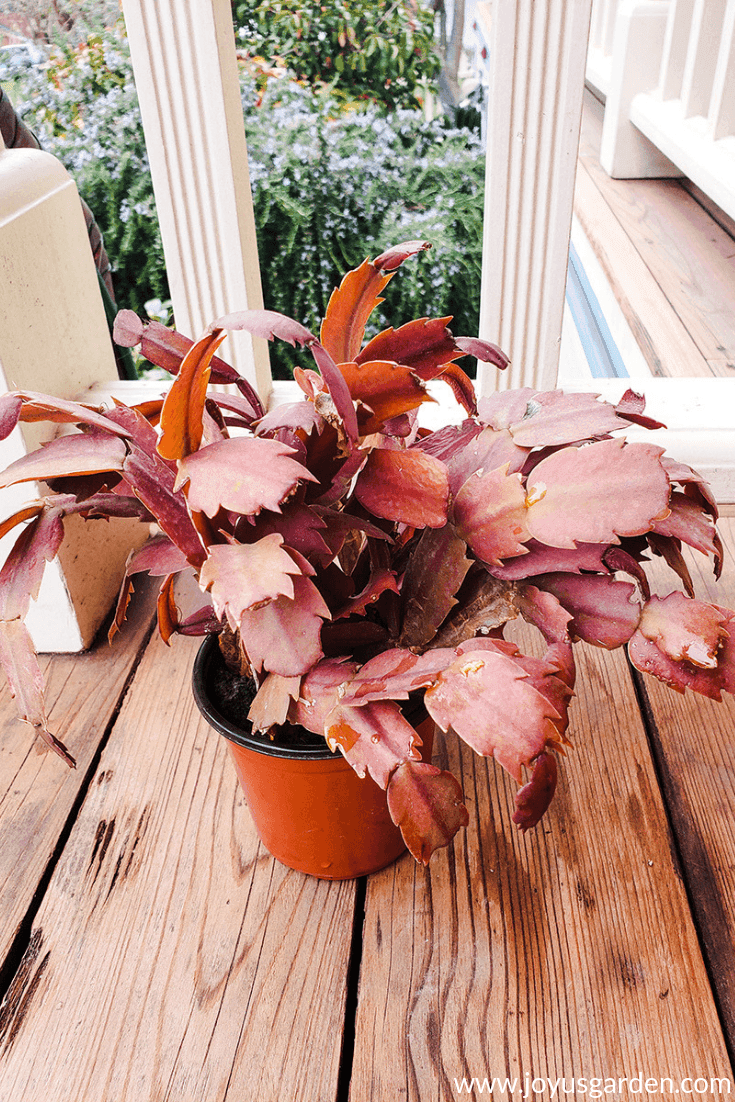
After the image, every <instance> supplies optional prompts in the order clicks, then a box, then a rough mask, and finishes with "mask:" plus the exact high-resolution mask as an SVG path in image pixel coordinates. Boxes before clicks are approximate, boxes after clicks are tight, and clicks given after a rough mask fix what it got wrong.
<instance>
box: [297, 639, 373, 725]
mask: <svg viewBox="0 0 735 1102" xmlns="http://www.w3.org/2000/svg"><path fill="white" fill-rule="evenodd" d="M357 669H358V665H357V662H348V661H347V659H345V658H325V659H323V661H321V662H319V663H317V664H316V665H315V666H313V667H312V668H311V669H310V670H309V672H308V673H307V675H306V677H305V678H304V679H303V680H302V682H301V690H300V693H299V696H298V697H297V698H295V699H294V703H293V704H292V705H291V706H290V708H289V713H288V718H289V719H290V721H291V723H297V724H300V725H301V726H302V727H305V728H306V729H307V731H313V732H314V734H317V735H323V734H324V731H325V730H326V725H327V717H328V716H329V714H330V713H331V712H332V710H333V709H334V707H335V706H336V704H337V702H338V700H339V699H340V688H341V686H343V685H344V686H345V687H346V686H347V684H348V682H349V681H350V678H351V677H352V675H353V674H354V673H355V672H356V671H357Z"/></svg>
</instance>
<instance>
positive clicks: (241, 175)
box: [123, 0, 271, 399]
mask: <svg viewBox="0 0 735 1102" xmlns="http://www.w3.org/2000/svg"><path fill="white" fill-rule="evenodd" d="M123 10H124V14H125V23H126V26H127V32H128V38H129V41H130V51H131V56H132V61H133V70H134V73H135V83H136V87H137V89H138V98H139V100H140V109H141V115H142V118H143V126H144V128H145V135H146V146H147V149H148V156H149V159H150V164H151V175H152V177H153V188H154V192H155V196H156V206H157V208H158V217H159V222H160V226H161V237H162V240H163V249H164V254H165V257H166V270H167V273H168V280H169V286H170V289H171V297H172V301H173V309H174V317H175V321H176V325H177V327H178V328H179V329H180V330H181V331H182V332H184V333H187V334H188V335H190V336H192V337H195V338H196V337H197V336H199V335H200V333H201V332H202V331H203V329H204V328H205V327H206V326H207V325H208V324H209V323H210V322H211V321H213V320H214V318H216V317H217V316H219V315H221V314H224V313H227V312H230V311H233V310H244V309H254V308H258V307H260V306H262V305H263V299H262V291H261V285H260V269H259V266H258V250H257V244H256V239H255V222H254V218H253V206H252V197H251V192H250V180H249V173H248V160H247V149H246V144H245V128H244V123H243V113H242V107H241V103H240V89H239V81H238V74H237V59H236V55H235V38H234V33H233V28H232V8H231V5H230V2H229V0H123ZM222 356H223V358H225V359H229V360H230V362H232V363H233V364H234V366H235V367H237V369H238V370H239V371H240V372H241V373H242V374H243V375H245V376H246V377H247V378H248V379H249V380H250V382H251V383H253V384H254V385H255V386H256V387H257V389H258V391H259V393H260V394H261V396H262V397H263V398H264V399H267V397H268V395H269V393H270V389H271V378H270V369H269V363H268V352H267V346H266V344H265V342H264V341H261V340H253V339H252V338H251V337H250V336H249V335H248V334H246V333H233V334H231V335H230V336H229V337H228V339H227V343H226V345H225V346H223V351H222Z"/></svg>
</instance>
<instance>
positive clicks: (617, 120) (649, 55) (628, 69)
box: [600, 0, 681, 179]
mask: <svg viewBox="0 0 735 1102" xmlns="http://www.w3.org/2000/svg"><path fill="white" fill-rule="evenodd" d="M668 16H669V0H625V2H624V3H623V4H621V6H620V8H619V10H618V17H617V22H616V25H615V39H614V43H613V65H612V77H611V81H610V88H609V90H608V96H607V102H606V104H605V121H604V123H603V127H602V141H601V144H600V164H601V165H602V167H603V168H604V169H605V171H606V172H608V173H609V174H610V176H614V177H616V178H617V179H631V178H634V179H639V178H641V177H652V176H680V175H681V172H680V171H679V170H678V169H677V168H676V167H675V166H674V165H673V164H672V163H671V161H669V160H668V159H667V158H666V157H665V156H664V155H663V154H662V153H661V152H660V151H659V150H658V149H657V148H656V146H654V145H653V144H652V143H651V142H650V141H649V140H648V139H647V138H645V137H644V136H643V134H641V132H640V130H638V129H637V128H636V127H635V126H633V124H632V123H631V121H630V105H631V103H632V101H633V97H634V96H635V95H637V93H639V92H649V91H651V90H652V89H654V88H656V87H657V85H658V82H659V72H660V67H661V58H662V55H663V51H664V39H665V35H666V21H667V18H668Z"/></svg>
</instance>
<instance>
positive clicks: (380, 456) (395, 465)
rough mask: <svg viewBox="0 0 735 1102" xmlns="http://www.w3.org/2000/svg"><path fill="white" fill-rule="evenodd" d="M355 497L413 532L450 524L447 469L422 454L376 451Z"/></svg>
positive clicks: (367, 507)
mask: <svg viewBox="0 0 735 1102" xmlns="http://www.w3.org/2000/svg"><path fill="white" fill-rule="evenodd" d="M355 497H356V498H357V500H358V501H359V502H360V504H361V505H363V506H364V507H365V508H366V509H367V510H369V512H371V513H373V514H375V516H378V517H385V518H386V520H394V521H401V522H402V523H404V524H409V525H411V527H413V528H441V527H442V525H443V524H445V523H446V520H447V504H448V500H449V479H448V476H447V469H446V467H445V466H444V464H443V463H440V462H439V460H438V459H434V458H433V456H430V455H426V454H425V453H424V452H421V451H413V450H408V449H406V448H400V449H396V450H392V449H388V448H373V450H372V451H371V452H370V455H369V456H368V460H367V463H366V464H365V467H364V468H363V470H362V471H361V472H360V475H359V476H358V479H357V484H356V486H355Z"/></svg>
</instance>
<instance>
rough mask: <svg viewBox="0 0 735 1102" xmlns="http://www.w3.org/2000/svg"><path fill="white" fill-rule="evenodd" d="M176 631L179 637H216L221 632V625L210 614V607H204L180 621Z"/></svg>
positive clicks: (212, 614)
mask: <svg viewBox="0 0 735 1102" xmlns="http://www.w3.org/2000/svg"><path fill="white" fill-rule="evenodd" d="M176 630H177V631H178V633H179V635H197V636H199V635H216V634H217V633H219V632H220V631H221V630H222V625H221V624H220V622H219V620H218V619H217V617H216V616H215V615H214V613H213V612H212V607H211V605H204V606H203V608H199V609H197V611H196V612H192V613H191V615H189V616H187V617H186V619H184V620H180V621H179V624H178V627H177V628H176Z"/></svg>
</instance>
